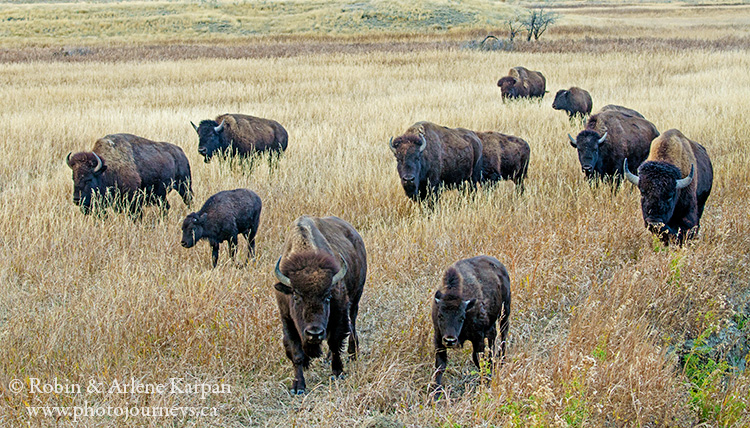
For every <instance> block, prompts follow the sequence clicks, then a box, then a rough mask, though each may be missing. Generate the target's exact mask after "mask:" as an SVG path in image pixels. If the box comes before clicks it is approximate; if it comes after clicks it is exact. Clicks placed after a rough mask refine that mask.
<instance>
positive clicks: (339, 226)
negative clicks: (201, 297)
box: [274, 216, 367, 394]
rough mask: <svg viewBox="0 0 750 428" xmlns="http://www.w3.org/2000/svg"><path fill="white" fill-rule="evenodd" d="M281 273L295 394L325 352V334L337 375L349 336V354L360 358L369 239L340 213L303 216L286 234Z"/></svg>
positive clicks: (280, 298) (280, 301)
mask: <svg viewBox="0 0 750 428" xmlns="http://www.w3.org/2000/svg"><path fill="white" fill-rule="evenodd" d="M275 272H276V278H278V280H279V282H278V283H276V285H274V287H275V288H276V303H277V304H278V306H279V314H280V315H281V324H282V330H283V332H284V349H285V350H286V356H287V357H288V358H289V359H290V360H291V361H292V364H293V365H294V382H293V383H292V394H302V393H304V392H305V377H304V375H303V369H304V368H307V366H308V365H309V364H310V360H311V359H312V358H316V357H319V356H321V354H322V351H321V348H320V344H321V342H323V339H326V340H327V341H328V349H329V350H330V351H331V357H332V360H331V370H332V372H333V376H340V375H341V374H342V372H343V363H342V361H341V349H342V347H343V344H344V340H345V339H346V337H347V336H349V355H350V357H352V358H354V357H356V354H357V348H358V346H359V342H358V339H357V331H356V320H357V313H358V312H359V299H360V297H362V289H363V287H364V284H365V277H366V275H367V255H366V253H365V244H364V243H363V242H362V238H361V237H360V236H359V233H357V231H356V230H355V229H354V228H353V227H352V226H351V225H350V224H349V223H347V222H345V221H344V220H341V219H340V218H337V217H325V218H317V217H307V216H302V217H299V218H298V219H296V220H295V221H294V223H293V224H292V229H291V230H290V231H289V232H288V233H287V235H286V243H285V247H284V253H283V254H282V255H281V257H280V258H279V260H278V262H276V269H275Z"/></svg>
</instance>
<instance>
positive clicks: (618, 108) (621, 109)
mask: <svg viewBox="0 0 750 428" xmlns="http://www.w3.org/2000/svg"><path fill="white" fill-rule="evenodd" d="M603 111H619V112H620V113H625V114H627V115H630V116H634V117H640V118H641V119H645V117H643V115H642V114H640V113H638V112H637V111H635V110H633V109H632V108H627V107H623V106H618V105H616V104H607V105H606V106H604V107H602V108H601V110H599V112H600V113H601V112H603Z"/></svg>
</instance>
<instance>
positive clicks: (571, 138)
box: [568, 134, 578, 147]
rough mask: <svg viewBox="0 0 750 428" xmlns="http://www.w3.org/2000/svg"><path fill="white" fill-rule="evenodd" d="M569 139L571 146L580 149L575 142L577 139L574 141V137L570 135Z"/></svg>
mask: <svg viewBox="0 0 750 428" xmlns="http://www.w3.org/2000/svg"><path fill="white" fill-rule="evenodd" d="M568 138H569V139H570V144H571V145H572V146H573V147H578V145H577V144H576V140H575V139H573V136H571V135H570V134H568Z"/></svg>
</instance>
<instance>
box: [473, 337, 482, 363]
mask: <svg viewBox="0 0 750 428" xmlns="http://www.w3.org/2000/svg"><path fill="white" fill-rule="evenodd" d="M471 346H472V348H473V349H472V351H471V360H472V361H474V365H475V366H477V368H478V369H479V368H481V366H480V365H479V354H481V353H484V335H479V336H477V337H475V338H473V339H472V340H471Z"/></svg>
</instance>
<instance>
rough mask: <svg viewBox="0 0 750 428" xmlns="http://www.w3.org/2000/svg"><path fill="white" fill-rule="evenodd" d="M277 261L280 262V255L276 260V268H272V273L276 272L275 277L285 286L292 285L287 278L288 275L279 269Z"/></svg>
mask: <svg viewBox="0 0 750 428" xmlns="http://www.w3.org/2000/svg"><path fill="white" fill-rule="evenodd" d="M279 263H281V257H279V260H278V261H277V262H276V268H275V269H274V273H275V274H276V278H278V279H279V282H280V283H282V284H284V285H286V286H287V287H291V286H292V280H291V279H289V277H288V276H286V275H284V274H283V273H281V269H279Z"/></svg>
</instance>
